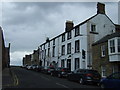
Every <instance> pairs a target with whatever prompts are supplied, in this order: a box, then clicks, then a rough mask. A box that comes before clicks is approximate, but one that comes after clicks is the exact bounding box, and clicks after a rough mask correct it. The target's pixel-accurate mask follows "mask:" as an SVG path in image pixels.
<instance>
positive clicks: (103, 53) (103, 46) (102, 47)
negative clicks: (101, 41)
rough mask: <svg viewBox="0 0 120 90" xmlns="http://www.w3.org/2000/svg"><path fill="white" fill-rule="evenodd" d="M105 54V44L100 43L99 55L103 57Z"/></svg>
mask: <svg viewBox="0 0 120 90" xmlns="http://www.w3.org/2000/svg"><path fill="white" fill-rule="evenodd" d="M105 54H106V46H105V45H102V46H101V57H105Z"/></svg>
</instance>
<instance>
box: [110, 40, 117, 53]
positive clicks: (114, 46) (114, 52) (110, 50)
mask: <svg viewBox="0 0 120 90" xmlns="http://www.w3.org/2000/svg"><path fill="white" fill-rule="evenodd" d="M111 41H114V46H111V44H110V42H111ZM111 48H114V52H113V51H111ZM115 51H116V50H115V39H110V40H109V53H110V54H114V53H115Z"/></svg>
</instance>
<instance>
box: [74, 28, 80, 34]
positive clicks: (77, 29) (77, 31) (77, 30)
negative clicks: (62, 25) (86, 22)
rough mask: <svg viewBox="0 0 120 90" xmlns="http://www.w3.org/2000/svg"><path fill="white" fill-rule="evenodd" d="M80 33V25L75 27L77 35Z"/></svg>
mask: <svg viewBox="0 0 120 90" xmlns="http://www.w3.org/2000/svg"><path fill="white" fill-rule="evenodd" d="M79 34H80V31H79V27H76V28H75V36H78V35H79Z"/></svg>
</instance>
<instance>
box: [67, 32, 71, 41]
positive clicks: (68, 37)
mask: <svg viewBox="0 0 120 90" xmlns="http://www.w3.org/2000/svg"><path fill="white" fill-rule="evenodd" d="M71 35H72V34H71V31H69V32H67V39H68V40H69V39H71Z"/></svg>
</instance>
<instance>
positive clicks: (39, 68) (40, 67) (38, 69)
mask: <svg viewBox="0 0 120 90" xmlns="http://www.w3.org/2000/svg"><path fill="white" fill-rule="evenodd" d="M43 69H44V67H43V66H37V69H36V71H39V72H41V71H42V70H43Z"/></svg>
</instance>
